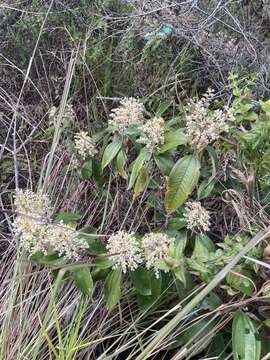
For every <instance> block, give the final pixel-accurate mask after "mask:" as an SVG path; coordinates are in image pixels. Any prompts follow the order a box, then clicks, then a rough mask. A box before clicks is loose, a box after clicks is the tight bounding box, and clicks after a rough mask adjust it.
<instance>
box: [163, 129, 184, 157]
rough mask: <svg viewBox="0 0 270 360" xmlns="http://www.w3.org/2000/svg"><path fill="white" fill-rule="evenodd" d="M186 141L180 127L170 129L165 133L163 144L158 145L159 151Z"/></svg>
mask: <svg viewBox="0 0 270 360" xmlns="http://www.w3.org/2000/svg"><path fill="white" fill-rule="evenodd" d="M186 143H187V138H186V135H185V134H184V133H183V131H182V130H181V129H178V130H172V131H168V132H166V133H165V136H164V144H163V145H161V146H160V150H159V153H161V154H162V153H164V152H165V151H168V150H171V149H176V148H177V146H179V145H185V144H186Z"/></svg>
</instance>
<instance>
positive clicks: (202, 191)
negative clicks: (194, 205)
mask: <svg viewBox="0 0 270 360" xmlns="http://www.w3.org/2000/svg"><path fill="white" fill-rule="evenodd" d="M215 185H216V182H215V181H214V180H212V181H210V182H209V180H204V181H202V182H201V184H200V186H199V188H198V191H197V194H198V200H202V199H205V198H207V197H208V196H209V195H210V194H211V192H212V191H213V189H214V187H215Z"/></svg>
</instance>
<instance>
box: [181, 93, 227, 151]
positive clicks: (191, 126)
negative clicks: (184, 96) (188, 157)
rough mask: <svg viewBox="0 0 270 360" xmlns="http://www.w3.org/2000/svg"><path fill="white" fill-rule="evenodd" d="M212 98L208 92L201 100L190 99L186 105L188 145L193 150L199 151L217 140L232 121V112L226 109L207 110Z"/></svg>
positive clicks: (211, 94)
mask: <svg viewBox="0 0 270 360" xmlns="http://www.w3.org/2000/svg"><path fill="white" fill-rule="evenodd" d="M212 98H213V91H212V90H208V92H207V93H206V94H205V95H204V97H202V98H201V100H199V101H196V100H194V99H192V100H191V101H190V102H189V104H188V115H187V116H186V131H187V138H188V143H189V144H190V145H191V146H192V147H193V148H194V150H199V151H200V150H202V149H204V148H205V147H206V146H207V145H208V144H210V143H212V142H213V141H215V140H218V138H219V137H220V134H221V133H223V132H228V130H229V123H230V122H233V121H234V117H233V114H232V110H231V109H229V108H228V107H224V108H223V110H214V111H210V110H209V106H210V102H211V100H212Z"/></svg>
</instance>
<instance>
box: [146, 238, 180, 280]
mask: <svg viewBox="0 0 270 360" xmlns="http://www.w3.org/2000/svg"><path fill="white" fill-rule="evenodd" d="M173 242H174V238H170V237H168V236H167V235H166V234H162V233H149V234H146V235H144V237H143V239H142V249H143V252H144V258H145V261H146V268H147V269H151V268H153V269H154V271H155V274H156V277H157V278H158V277H159V262H160V261H161V260H165V259H166V258H167V256H168V252H169V247H170V245H171V244H172V243H173Z"/></svg>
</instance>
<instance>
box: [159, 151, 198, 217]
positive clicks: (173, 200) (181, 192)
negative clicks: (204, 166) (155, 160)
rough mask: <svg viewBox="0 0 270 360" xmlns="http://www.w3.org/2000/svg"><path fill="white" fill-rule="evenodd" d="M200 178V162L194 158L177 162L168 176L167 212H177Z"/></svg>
mask: <svg viewBox="0 0 270 360" xmlns="http://www.w3.org/2000/svg"><path fill="white" fill-rule="evenodd" d="M199 176H200V162H199V160H198V159H197V158H196V157H194V156H191V155H190V156H186V157H183V158H181V159H180V160H178V161H177V163H176V164H175V165H174V167H173V168H172V171H171V173H170V175H169V180H168V186H167V192H166V196H165V206H166V210H167V211H168V212H173V211H175V210H177V209H178V208H179V207H180V206H181V205H183V203H184V202H185V200H186V199H187V198H188V196H189V195H190V194H191V193H192V191H193V190H194V188H195V187H196V185H197V183H198V180H199Z"/></svg>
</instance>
